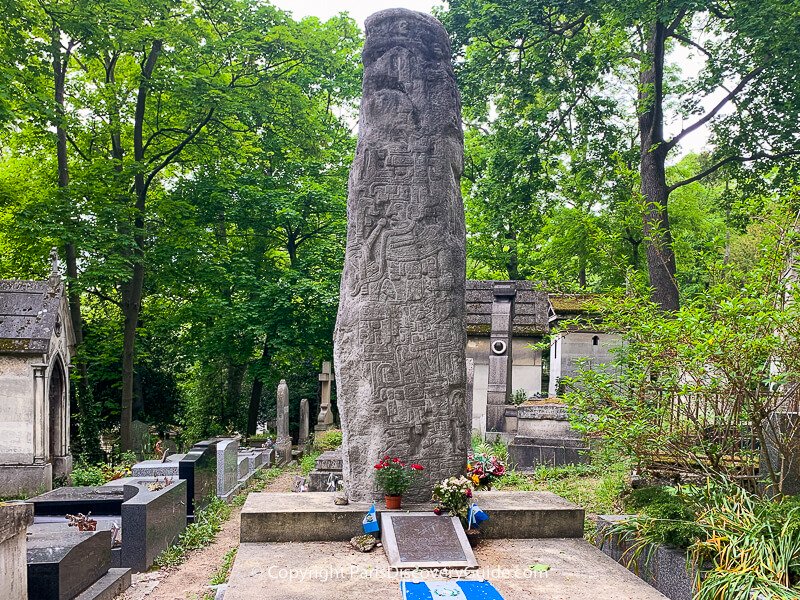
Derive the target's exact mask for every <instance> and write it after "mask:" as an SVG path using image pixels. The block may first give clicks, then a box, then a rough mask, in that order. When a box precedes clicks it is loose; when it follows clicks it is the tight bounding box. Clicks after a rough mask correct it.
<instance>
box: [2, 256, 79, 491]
mask: <svg viewBox="0 0 800 600" xmlns="http://www.w3.org/2000/svg"><path fill="white" fill-rule="evenodd" d="M74 351H75V339H74V335H73V331H72V322H71V321H70V316H69V305H68V303H67V297H66V294H65V293H64V285H63V282H62V281H61V276H60V275H59V273H58V259H57V258H56V257H54V259H53V270H52V272H51V274H50V278H49V279H48V280H46V281H20V280H0V497H10V496H18V495H21V494H36V493H41V492H43V491H47V490H50V489H52V487H53V479H54V478H58V477H63V476H66V475H68V474H69V473H70V471H71V470H72V456H71V454H70V418H69V414H70V402H69V366H70V361H71V358H72V356H73V354H74Z"/></svg>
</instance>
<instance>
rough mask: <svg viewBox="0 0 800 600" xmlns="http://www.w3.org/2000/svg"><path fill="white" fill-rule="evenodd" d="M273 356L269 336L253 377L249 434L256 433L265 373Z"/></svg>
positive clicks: (248, 417) (248, 424)
mask: <svg viewBox="0 0 800 600" xmlns="http://www.w3.org/2000/svg"><path fill="white" fill-rule="evenodd" d="M271 359H272V356H271V355H270V351H269V338H268V337H267V338H264V347H263V348H262V349H261V358H259V359H258V369H257V370H256V375H255V377H254V378H253V389H252V390H251V391H250V406H249V407H248V408H247V435H255V433H256V427H257V426H258V413H259V412H260V410H261V394H262V393H263V392H264V377H263V373H264V372H265V371H266V370H267V369H268V368H269V363H270V360H271Z"/></svg>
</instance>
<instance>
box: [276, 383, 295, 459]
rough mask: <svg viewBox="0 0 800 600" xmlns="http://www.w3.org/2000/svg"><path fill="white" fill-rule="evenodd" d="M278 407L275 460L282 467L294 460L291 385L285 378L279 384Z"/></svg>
mask: <svg viewBox="0 0 800 600" xmlns="http://www.w3.org/2000/svg"><path fill="white" fill-rule="evenodd" d="M276 407H277V413H278V422H277V430H278V434H277V439H276V440H275V460H276V461H277V465H278V466H279V467H280V466H283V465H286V464H288V463H289V462H290V461H291V460H292V438H291V435H290V434H289V386H288V385H286V380H285V379H281V382H280V383H279V384H278V397H277V402H276Z"/></svg>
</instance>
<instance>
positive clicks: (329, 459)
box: [308, 449, 343, 492]
mask: <svg viewBox="0 0 800 600" xmlns="http://www.w3.org/2000/svg"><path fill="white" fill-rule="evenodd" d="M342 479H343V477H342V451H341V449H340V450H329V451H327V452H323V453H322V454H320V455H319V457H318V458H317V460H316V463H315V465H314V470H313V471H311V473H309V474H308V491H309V492H333V491H336V488H335V482H336V481H340V480H342ZM331 482H334V489H332V490H331V489H328V488H329V484H330V483H331Z"/></svg>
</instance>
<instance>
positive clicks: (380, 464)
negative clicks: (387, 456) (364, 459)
mask: <svg viewBox="0 0 800 600" xmlns="http://www.w3.org/2000/svg"><path fill="white" fill-rule="evenodd" d="M375 468H376V469H382V468H383V463H378V464H377V465H375Z"/></svg>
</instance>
